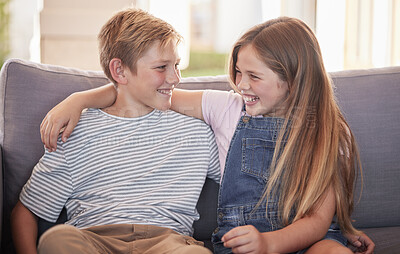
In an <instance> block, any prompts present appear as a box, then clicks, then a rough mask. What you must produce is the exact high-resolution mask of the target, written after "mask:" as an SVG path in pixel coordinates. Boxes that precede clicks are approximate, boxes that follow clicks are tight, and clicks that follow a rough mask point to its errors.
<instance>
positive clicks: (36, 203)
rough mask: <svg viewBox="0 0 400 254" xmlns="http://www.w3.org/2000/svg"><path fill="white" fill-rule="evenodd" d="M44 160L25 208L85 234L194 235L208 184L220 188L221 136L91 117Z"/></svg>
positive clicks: (172, 118) (193, 127)
mask: <svg viewBox="0 0 400 254" xmlns="http://www.w3.org/2000/svg"><path fill="white" fill-rule="evenodd" d="M57 147H58V149H57V151H56V152H52V153H48V152H47V151H46V152H45V154H44V156H43V157H42V158H41V160H40V161H39V163H38V164H37V165H36V166H35V168H34V169H33V172H32V175H31V178H30V179H29V180H28V182H27V183H26V184H25V186H24V187H23V189H22V192H21V195H20V200H21V202H22V203H23V204H24V205H25V206H26V207H27V208H28V209H30V210H31V211H32V212H33V213H35V214H36V215H37V216H39V217H41V218H43V219H45V220H48V221H51V222H55V221H56V219H57V218H58V216H59V213H60V211H61V210H62V208H63V207H64V206H65V207H66V208H67V214H68V219H69V220H68V222H67V224H71V225H74V226H76V227H78V228H86V227H90V226H97V225H106V224H122V223H128V224H150V225H157V226H162V227H167V228H171V229H173V230H175V231H177V232H179V233H181V234H185V235H191V234H192V231H193V229H192V224H193V221H194V220H196V219H198V217H199V215H198V212H197V210H196V204H197V200H198V198H199V195H200V192H201V190H202V187H203V184H204V181H205V178H206V176H208V177H210V178H212V179H214V180H215V181H217V182H218V181H219V177H220V168H219V162H218V149H217V146H216V144H215V140H214V134H213V132H212V131H211V129H210V128H209V127H208V126H207V125H206V124H205V123H204V122H202V121H201V120H198V119H194V118H191V117H187V116H184V115H181V114H178V113H176V112H173V111H165V112H162V111H159V110H154V111H152V112H151V113H149V114H147V115H145V116H142V117H138V118H122V117H116V116H112V115H109V114H107V113H105V112H103V111H101V110H98V109H88V110H87V111H86V112H84V113H82V116H81V120H80V122H79V123H78V125H77V126H76V128H75V130H74V132H73V134H72V135H71V136H70V137H69V139H68V141H67V142H66V143H62V142H61V141H60V139H59V140H58V144H57Z"/></svg>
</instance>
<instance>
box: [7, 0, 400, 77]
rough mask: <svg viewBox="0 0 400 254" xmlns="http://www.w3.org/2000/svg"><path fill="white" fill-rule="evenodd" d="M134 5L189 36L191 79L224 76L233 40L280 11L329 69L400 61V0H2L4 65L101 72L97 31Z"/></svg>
mask: <svg viewBox="0 0 400 254" xmlns="http://www.w3.org/2000/svg"><path fill="white" fill-rule="evenodd" d="M133 6H135V7H139V8H142V9H145V10H147V11H149V12H150V13H152V14H154V15H156V16H158V17H160V18H162V19H164V20H166V21H168V22H169V23H171V24H172V25H173V26H174V27H175V28H176V29H177V30H178V31H179V32H180V33H181V34H182V35H183V36H184V38H185V41H184V44H183V45H182V47H181V49H180V54H181V57H182V60H183V61H182V64H181V68H182V69H183V70H182V75H183V76H186V77H187V76H203V75H218V74H225V73H226V69H225V66H226V62H227V56H228V54H229V51H230V49H231V46H232V45H233V43H234V41H235V40H236V39H237V38H238V37H239V36H240V35H241V34H242V33H243V32H244V31H246V30H247V29H248V28H250V27H251V26H253V25H255V24H257V23H261V22H263V21H265V20H267V19H271V18H275V17H278V16H282V15H284V16H292V17H297V18H300V19H302V20H304V21H305V22H306V23H307V24H308V25H309V26H310V27H311V28H312V29H313V30H314V32H315V33H316V35H317V38H318V40H319V42H320V46H321V48H322V52H323V57H324V60H325V65H326V67H327V69H328V71H339V70H346V69H361V68H372V67H384V66H394V65H400V0H334V1H333V0H112V1H109V0H68V1H65V0H0V65H1V64H2V63H3V62H4V61H5V60H6V59H8V58H22V59H26V60H31V61H35V62H40V63H47V64H56V65H63V66H67V67H77V68H82V69H88V70H100V69H101V68H100V65H99V63H98V62H99V60H98V52H97V51H98V50H97V40H96V36H97V33H98V31H99V30H100V28H101V26H102V25H103V24H104V23H105V22H106V21H107V20H108V19H109V18H110V17H111V15H112V14H113V13H114V12H116V11H118V10H120V9H122V8H125V7H133Z"/></svg>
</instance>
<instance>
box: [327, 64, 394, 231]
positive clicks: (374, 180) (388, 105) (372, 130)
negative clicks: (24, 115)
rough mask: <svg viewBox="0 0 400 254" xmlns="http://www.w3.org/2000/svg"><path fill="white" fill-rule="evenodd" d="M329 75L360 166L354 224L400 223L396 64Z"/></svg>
mask: <svg viewBox="0 0 400 254" xmlns="http://www.w3.org/2000/svg"><path fill="white" fill-rule="evenodd" d="M332 78H333V81H334V84H335V86H336V90H335V93H336V95H337V98H338V102H339V106H340V108H341V110H342V112H343V113H344V116H345V118H346V119H347V121H348V123H349V125H350V128H351V130H352V131H353V133H354V135H355V138H356V141H357V142H358V145H359V150H360V156H361V162H362V166H363V177H364V185H363V190H362V195H361V199H360V200H359V201H358V197H359V195H358V194H357V195H356V200H355V203H356V206H355V211H354V214H353V219H354V220H355V226H356V227H359V228H366V227H391V226H400V212H399V211H400V195H399V194H400V184H399V179H400V66H398V67H386V68H376V69H369V70H351V71H341V72H336V73H332ZM359 180H360V179H359ZM357 187H358V193H359V191H360V183H358V185H357Z"/></svg>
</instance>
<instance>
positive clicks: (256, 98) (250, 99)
mask: <svg viewBox="0 0 400 254" xmlns="http://www.w3.org/2000/svg"><path fill="white" fill-rule="evenodd" d="M244 100H245V101H246V102H253V101H256V100H258V97H245V98H244Z"/></svg>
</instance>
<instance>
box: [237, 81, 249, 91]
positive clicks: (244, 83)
mask: <svg viewBox="0 0 400 254" xmlns="http://www.w3.org/2000/svg"><path fill="white" fill-rule="evenodd" d="M237 87H238V89H239V90H248V89H250V84H249V82H248V81H247V80H246V79H243V78H242V79H241V80H240V82H239V84H237Z"/></svg>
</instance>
